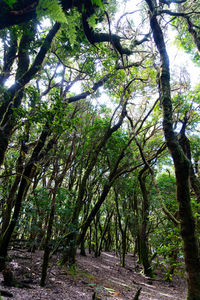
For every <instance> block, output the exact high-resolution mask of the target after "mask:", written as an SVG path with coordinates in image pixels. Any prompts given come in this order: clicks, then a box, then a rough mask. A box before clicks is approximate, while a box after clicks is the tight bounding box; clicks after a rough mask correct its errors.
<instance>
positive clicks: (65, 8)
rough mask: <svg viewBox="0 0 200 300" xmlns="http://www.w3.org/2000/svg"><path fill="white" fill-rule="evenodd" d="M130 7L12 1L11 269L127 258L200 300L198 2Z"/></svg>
mask: <svg viewBox="0 0 200 300" xmlns="http://www.w3.org/2000/svg"><path fill="white" fill-rule="evenodd" d="M132 2H133V1H118V0H112V1H103V0H84V1H78V0H74V1H67V0H61V1H58V0H36V1H34V0H20V1H19V0H0V4H1V11H0V48H1V55H0V94H1V100H0V164H1V169H0V181H1V185H0V227H1V235H0V270H1V271H2V272H3V275H5V270H6V274H7V270H8V265H9V262H8V254H9V249H10V248H11V247H12V245H13V243H14V242H15V241H19V240H21V241H25V242H26V245H28V249H29V250H30V251H34V250H36V249H40V250H42V251H43V253H44V257H43V265H42V272H41V281H40V285H41V286H44V285H45V283H46V277H47V274H48V264H49V258H50V256H51V255H53V254H52V253H54V252H55V251H58V250H59V251H60V259H59V263H60V264H61V265H64V264H65V265H74V264H75V261H76V251H77V249H78V248H80V249H81V253H82V254H85V253H86V252H85V249H89V251H94V253H95V255H96V256H99V255H100V254H101V252H102V251H103V250H105V251H115V252H116V253H120V257H121V264H122V266H125V264H126V253H127V251H129V252H134V253H135V255H137V257H138V261H139V262H140V263H141V265H142V267H143V272H144V274H145V275H146V276H149V277H151V278H153V277H154V273H155V272H154V270H155V268H156V267H158V266H159V265H161V264H163V265H167V267H166V268H165V271H164V272H165V278H166V279H168V280H171V279H172V278H173V276H174V275H175V274H176V272H178V271H179V268H180V265H181V267H182V265H184V268H185V269H184V270H185V272H186V274H187V283H188V287H187V291H188V296H187V299H188V300H199V299H200V257H199V233H200V232H199V230H200V228H199V221H200V219H199V218H200V216H199V213H200V177H199V160H200V143H199V141H200V137H199V130H200V126H199V122H200V114H199V112H200V110H199V108H200V94H199V87H200V85H199V82H198V79H199V73H198V72H199V69H198V68H199V63H200V56H199V55H200V27H199V26H200V25H199V14H200V4H199V1H192V0H160V1H156V0H142V1H139V0H138V1H134V4H133V3H132ZM172 49H173V50H172ZM174 51H175V52H176V51H177V54H176V55H174V53H173V52H174ZM183 59H185V60H186V63H185V64H183ZM194 72H195V77H196V78H195V79H196V80H195V81H194ZM180 261H181V264H180ZM9 272H11V273H12V270H10V271H9ZM8 278H9V280H7V279H8ZM4 281H5V283H6V284H8V285H14V284H15V280H14V279H13V276H10V277H5V276H4ZM7 281H8V282H7Z"/></svg>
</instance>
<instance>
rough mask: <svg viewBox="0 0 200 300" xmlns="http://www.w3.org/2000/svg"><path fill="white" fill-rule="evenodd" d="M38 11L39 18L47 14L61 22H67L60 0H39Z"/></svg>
mask: <svg viewBox="0 0 200 300" xmlns="http://www.w3.org/2000/svg"><path fill="white" fill-rule="evenodd" d="M36 13H37V17H38V18H39V19H40V18H41V17H44V16H45V17H49V18H50V19H52V20H54V21H56V22H59V23H66V22H67V19H66V17H65V14H64V12H63V10H62V6H61V5H60V1H59V0H39V2H38V5H37V8H36Z"/></svg>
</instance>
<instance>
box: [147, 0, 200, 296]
mask: <svg viewBox="0 0 200 300" xmlns="http://www.w3.org/2000/svg"><path fill="white" fill-rule="evenodd" d="M146 2H147V4H148V6H149V10H150V25H151V29H152V31H153V37H154V41H155V44H156V46H157V49H158V51H159V54H160V61H161V70H160V84H159V86H160V97H161V99H160V100H161V105H162V109H163V130H164V135H165V139H166V142H167V147H168V149H169V151H170V153H171V156H172V158H173V161H174V166H175V173H176V183H177V202H178V205H179V217H180V225H181V236H182V239H183V245H184V246H183V247H184V258H185V266H186V272H187V283H188V296H187V299H188V300H200V257H199V247H198V239H197V237H196V233H195V222H194V217H193V214H192V209H191V203H190V186H189V175H190V162H189V160H188V158H187V157H186V156H185V154H184V152H183V150H182V148H181V146H180V144H179V142H178V140H177V138H176V135H175V132H174V129H173V121H172V102H171V89H170V69H169V58H168V54H167V51H166V46H165V42H164V37H163V32H162V29H161V27H160V25H159V23H158V20H157V17H156V15H155V7H154V5H153V2H152V1H151V0H146Z"/></svg>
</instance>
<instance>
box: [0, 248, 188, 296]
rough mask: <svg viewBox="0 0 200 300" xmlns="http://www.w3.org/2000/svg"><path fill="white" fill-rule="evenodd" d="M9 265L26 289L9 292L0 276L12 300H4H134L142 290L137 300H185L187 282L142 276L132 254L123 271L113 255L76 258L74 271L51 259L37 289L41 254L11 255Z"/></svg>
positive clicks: (117, 259) (1, 284)
mask: <svg viewBox="0 0 200 300" xmlns="http://www.w3.org/2000/svg"><path fill="white" fill-rule="evenodd" d="M10 255H11V257H12V261H11V262H10V263H9V264H10V266H11V268H12V269H14V271H15V276H16V278H17V279H18V280H20V281H24V282H25V283H26V284H25V285H26V288H25V287H23V288H16V287H12V288H8V287H5V286H4V285H3V277H2V275H1V276H0V290H4V291H9V292H10V293H12V295H13V298H8V297H2V299H3V300H9V299H14V300H30V299H34V300H40V299H41V300H74V299H76V300H80V299H82V300H92V299H94V298H95V297H94V294H95V296H96V297H97V298H95V299H102V300H106V299H110V300H123V299H130V300H131V299H133V298H134V295H135V293H136V292H137V290H138V289H139V288H140V287H141V288H142V290H141V293H140V297H139V299H140V300H157V299H164V300H172V299H173V300H184V299H185V298H186V280H185V279H184V278H180V277H175V278H173V280H172V282H171V283H169V282H166V281H164V280H163V276H162V275H161V272H160V271H159V272H158V271H157V272H156V273H157V274H156V278H155V279H154V280H152V279H149V278H147V277H145V276H144V275H143V274H142V273H141V267H140V266H138V265H137V263H136V259H135V258H134V257H133V255H131V254H127V256H126V267H125V268H122V267H121V266H120V261H119V257H116V256H115V255H114V253H110V252H103V253H102V254H101V256H100V257H98V258H95V257H94V255H93V254H88V255H87V256H86V257H83V256H80V255H79V254H78V255H77V267H76V270H74V269H68V268H66V267H59V266H58V265H57V263H56V262H57V261H58V257H56V256H53V258H52V261H51V265H50V268H49V275H48V278H47V285H46V287H45V288H42V287H40V286H39V280H40V274H41V262H42V252H41V251H36V252H35V253H29V252H27V251H25V250H18V251H10Z"/></svg>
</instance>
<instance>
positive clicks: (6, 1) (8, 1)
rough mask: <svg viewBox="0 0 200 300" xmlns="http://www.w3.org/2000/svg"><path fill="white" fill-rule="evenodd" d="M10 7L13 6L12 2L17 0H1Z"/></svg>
mask: <svg viewBox="0 0 200 300" xmlns="http://www.w3.org/2000/svg"><path fill="white" fill-rule="evenodd" d="M3 1H4V2H5V3H6V4H7V5H8V6H9V7H10V8H13V4H15V3H16V1H17V0H3Z"/></svg>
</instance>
